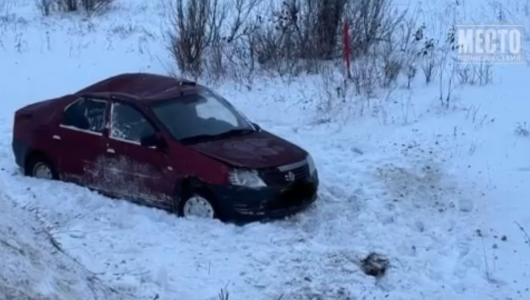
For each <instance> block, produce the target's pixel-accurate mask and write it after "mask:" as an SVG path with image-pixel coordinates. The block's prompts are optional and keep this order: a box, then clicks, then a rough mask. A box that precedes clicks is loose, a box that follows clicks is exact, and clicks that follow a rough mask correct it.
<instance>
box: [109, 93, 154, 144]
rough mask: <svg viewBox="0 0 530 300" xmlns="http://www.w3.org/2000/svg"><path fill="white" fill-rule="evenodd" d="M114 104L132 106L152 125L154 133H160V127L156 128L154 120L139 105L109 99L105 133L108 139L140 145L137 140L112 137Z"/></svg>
mask: <svg viewBox="0 0 530 300" xmlns="http://www.w3.org/2000/svg"><path fill="white" fill-rule="evenodd" d="M116 104H121V105H127V106H130V107H132V108H133V109H135V110H136V111H137V112H138V113H140V115H141V116H142V117H144V118H145V120H146V121H147V123H149V124H150V125H151V127H153V129H154V133H155V134H156V133H160V129H159V128H158V126H157V125H156V124H155V122H153V120H151V118H150V117H149V116H148V115H147V114H146V113H145V112H144V111H143V109H142V108H141V107H139V106H138V105H136V104H134V103H130V102H125V101H119V100H112V101H110V109H109V113H108V128H107V129H108V134H107V136H108V139H109V140H113V141H118V142H123V143H127V144H131V145H137V146H141V145H142V144H141V143H140V142H139V141H130V140H126V139H123V138H117V137H113V136H112V115H113V112H114V106H115V105H116Z"/></svg>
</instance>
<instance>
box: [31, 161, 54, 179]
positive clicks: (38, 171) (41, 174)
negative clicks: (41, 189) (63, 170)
mask: <svg viewBox="0 0 530 300" xmlns="http://www.w3.org/2000/svg"><path fill="white" fill-rule="evenodd" d="M26 175H29V176H32V177H35V178H39V179H48V180H53V179H57V178H58V176H57V171H56V170H55V168H54V166H53V164H52V163H51V162H50V161H49V160H48V159H46V158H45V157H43V156H35V157H33V158H31V159H30V161H29V162H28V164H27V166H26Z"/></svg>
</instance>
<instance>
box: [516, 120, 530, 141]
mask: <svg viewBox="0 0 530 300" xmlns="http://www.w3.org/2000/svg"><path fill="white" fill-rule="evenodd" d="M528 127H529V126H528V124H527V123H526V122H523V123H518V124H517V126H516V127H515V135H517V136H520V137H525V138H526V137H530V129H529V128H528Z"/></svg>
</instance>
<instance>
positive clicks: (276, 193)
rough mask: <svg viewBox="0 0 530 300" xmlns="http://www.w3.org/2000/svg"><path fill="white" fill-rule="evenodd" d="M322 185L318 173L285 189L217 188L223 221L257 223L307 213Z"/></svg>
mask: <svg viewBox="0 0 530 300" xmlns="http://www.w3.org/2000/svg"><path fill="white" fill-rule="evenodd" d="M318 185H319V179H318V174H317V173H316V172H315V174H314V175H313V176H311V177H310V178H308V179H306V180H304V181H300V182H295V183H292V184H290V185H287V186H282V187H280V186H271V187H263V188H249V187H239V186H217V187H214V188H213V191H214V193H215V196H216V199H217V200H218V206H219V207H218V209H219V210H220V211H219V215H220V217H221V218H222V219H224V220H226V221H234V222H253V221H266V220H274V219H282V218H285V217H288V216H290V215H293V214H296V213H298V212H300V211H303V210H305V209H306V208H307V207H309V206H310V205H311V204H313V203H314V202H315V201H316V199H317V191H318Z"/></svg>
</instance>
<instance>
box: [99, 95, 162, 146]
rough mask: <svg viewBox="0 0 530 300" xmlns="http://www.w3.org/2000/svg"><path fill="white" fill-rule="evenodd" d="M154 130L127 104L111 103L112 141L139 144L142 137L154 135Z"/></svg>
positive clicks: (135, 109) (138, 112)
mask: <svg viewBox="0 0 530 300" xmlns="http://www.w3.org/2000/svg"><path fill="white" fill-rule="evenodd" d="M155 132H156V129H155V128H154V127H153V125H152V124H151V123H150V122H149V121H148V120H147V119H146V118H145V116H144V115H143V114H142V113H141V112H140V111H138V109H137V108H135V107H133V106H132V105H129V104H124V103H113V104H112V110H111V117H110V134H109V135H110V137H111V138H113V139H117V140H121V141H127V142H133V143H140V140H141V139H142V138H143V137H146V136H150V135H153V134H155Z"/></svg>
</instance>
